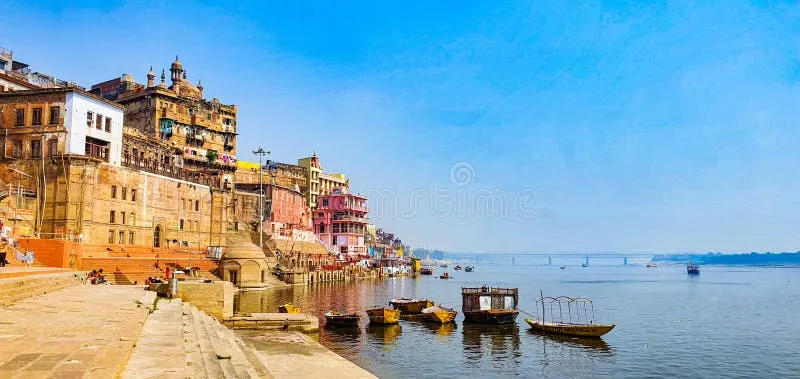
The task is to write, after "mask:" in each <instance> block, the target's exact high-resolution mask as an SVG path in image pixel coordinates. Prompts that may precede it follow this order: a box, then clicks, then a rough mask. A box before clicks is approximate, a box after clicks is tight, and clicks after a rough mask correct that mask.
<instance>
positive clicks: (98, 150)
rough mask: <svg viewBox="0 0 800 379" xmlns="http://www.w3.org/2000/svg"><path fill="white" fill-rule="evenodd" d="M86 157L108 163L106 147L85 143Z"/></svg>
mask: <svg viewBox="0 0 800 379" xmlns="http://www.w3.org/2000/svg"><path fill="white" fill-rule="evenodd" d="M85 152H86V156H87V157H92V158H97V159H99V160H101V161H103V162H108V146H103V145H98V144H95V143H91V142H86V150H85Z"/></svg>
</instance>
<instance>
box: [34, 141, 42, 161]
mask: <svg viewBox="0 0 800 379" xmlns="http://www.w3.org/2000/svg"><path fill="white" fill-rule="evenodd" d="M41 157H42V141H39V140H33V141H31V158H41Z"/></svg>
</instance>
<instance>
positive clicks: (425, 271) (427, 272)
mask: <svg viewBox="0 0 800 379" xmlns="http://www.w3.org/2000/svg"><path fill="white" fill-rule="evenodd" d="M419 273H420V274H422V275H433V270H432V269H431V268H430V267H423V268H421V269H419Z"/></svg>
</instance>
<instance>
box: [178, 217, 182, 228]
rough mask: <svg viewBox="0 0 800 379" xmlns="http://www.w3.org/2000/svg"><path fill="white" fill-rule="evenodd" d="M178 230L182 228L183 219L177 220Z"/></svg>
mask: <svg viewBox="0 0 800 379" xmlns="http://www.w3.org/2000/svg"><path fill="white" fill-rule="evenodd" d="M178 230H183V219H180V220H178Z"/></svg>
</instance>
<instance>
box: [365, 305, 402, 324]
mask: <svg viewBox="0 0 800 379" xmlns="http://www.w3.org/2000/svg"><path fill="white" fill-rule="evenodd" d="M367 317H369V323H370V324H382V325H390V324H397V323H398V322H399V321H400V311H398V310H396V309H391V308H373V309H367Z"/></svg>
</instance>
